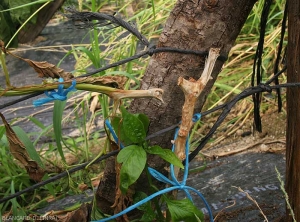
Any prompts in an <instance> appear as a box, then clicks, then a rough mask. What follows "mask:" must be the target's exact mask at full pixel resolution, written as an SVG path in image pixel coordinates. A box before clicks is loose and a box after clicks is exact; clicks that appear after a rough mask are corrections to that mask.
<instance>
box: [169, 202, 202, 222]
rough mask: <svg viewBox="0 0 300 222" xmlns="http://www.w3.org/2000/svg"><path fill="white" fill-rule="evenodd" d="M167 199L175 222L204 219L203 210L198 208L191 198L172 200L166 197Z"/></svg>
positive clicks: (190, 221) (192, 221) (191, 221)
mask: <svg viewBox="0 0 300 222" xmlns="http://www.w3.org/2000/svg"><path fill="white" fill-rule="evenodd" d="M165 200H166V203H167V205H168V209H169V211H170V214H171V217H172V221H173V222H176V221H185V222H194V221H197V220H198V219H200V220H201V221H203V220H204V216H203V213H202V211H200V210H198V209H197V207H195V205H194V204H193V203H192V202H191V201H190V200H189V199H183V200H170V199H166V198H165Z"/></svg>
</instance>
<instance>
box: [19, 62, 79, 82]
mask: <svg viewBox="0 0 300 222" xmlns="http://www.w3.org/2000/svg"><path fill="white" fill-rule="evenodd" d="M23 60H24V61H25V62H27V63H28V64H29V65H30V66H31V67H32V68H34V70H35V71H36V72H37V73H38V76H39V77H41V78H43V77H46V78H48V77H50V78H53V79H54V78H60V77H61V78H63V79H64V80H69V79H72V78H74V76H73V75H72V73H70V72H65V71H64V70H63V69H60V68H58V67H56V66H55V65H53V64H51V63H48V62H46V61H42V62H37V61H33V60H30V59H23Z"/></svg>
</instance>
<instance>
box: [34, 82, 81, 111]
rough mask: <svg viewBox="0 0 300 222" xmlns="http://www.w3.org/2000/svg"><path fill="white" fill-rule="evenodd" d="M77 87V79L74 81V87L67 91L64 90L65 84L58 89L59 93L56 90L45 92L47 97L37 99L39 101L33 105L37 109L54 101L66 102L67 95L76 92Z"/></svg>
mask: <svg viewBox="0 0 300 222" xmlns="http://www.w3.org/2000/svg"><path fill="white" fill-rule="evenodd" d="M58 82H60V83H62V82H64V79H63V78H59V79H58ZM75 87H76V80H75V79H74V80H73V81H72V85H71V86H70V87H69V88H67V89H64V85H63V84H59V85H58V88H57V91H56V90H51V91H45V92H44V93H45V95H46V96H47V97H45V98H40V99H37V100H35V101H33V105H34V106H35V107H37V106H41V105H43V104H45V103H48V102H51V101H54V100H60V101H64V100H66V99H67V95H68V93H69V92H70V91H75V90H76V88H75Z"/></svg>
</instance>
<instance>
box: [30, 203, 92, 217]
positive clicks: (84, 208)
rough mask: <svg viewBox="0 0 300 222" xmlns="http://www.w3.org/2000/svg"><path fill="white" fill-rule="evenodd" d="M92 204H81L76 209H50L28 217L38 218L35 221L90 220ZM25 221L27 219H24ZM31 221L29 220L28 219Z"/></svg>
mask: <svg viewBox="0 0 300 222" xmlns="http://www.w3.org/2000/svg"><path fill="white" fill-rule="evenodd" d="M91 207H92V205H91V204H89V203H84V204H82V205H81V206H80V207H79V208H78V209H77V210H74V211H71V212H67V211H65V210H60V211H51V212H48V213H46V214H45V215H43V216H37V215H33V214H31V215H29V218H38V219H37V220H33V221H35V222H37V221H43V222H78V221H84V222H85V221H90V220H91V218H90V212H91ZM24 221H26V222H27V220H24ZM30 221H31V220H30Z"/></svg>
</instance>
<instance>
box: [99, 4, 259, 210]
mask: <svg viewBox="0 0 300 222" xmlns="http://www.w3.org/2000/svg"><path fill="white" fill-rule="evenodd" d="M255 2H256V0H230V1H229V0H228V1H218V0H202V1H190V0H179V1H178V2H177V3H176V5H175V7H174V9H173V10H172V12H171V13H170V16H169V18H168V20H167V22H166V24H165V26H164V29H163V32H162V34H161V36H160V38H159V42H158V44H157V47H174V48H179V49H192V50H199V51H207V52H208V51H209V49H210V48H211V47H214V48H221V52H220V53H221V55H224V56H226V55H228V53H229V51H230V49H231V47H232V46H233V44H234V42H235V40H236V38H237V36H238V34H239V33H240V30H241V28H242V26H243V25H244V23H245V21H246V19H247V17H248V15H249V13H250V11H251V9H252V7H253V5H254V3H255ZM204 62H205V58H204V57H202V56H197V55H191V54H179V53H170V52H162V53H158V54H155V55H153V56H152V58H151V59H150V62H149V65H148V67H147V69H146V72H145V75H144V78H143V81H142V84H141V88H142V89H148V88H154V87H157V88H162V89H163V90H164V95H163V100H164V103H161V102H159V101H157V100H155V99H151V100H149V99H135V100H134V101H133V102H132V104H131V107H130V110H131V111H132V112H135V113H144V114H146V115H148V117H149V118H150V121H151V122H150V127H149V134H151V133H154V132H157V131H159V130H161V129H164V128H166V127H168V126H170V125H173V124H176V123H178V122H179V121H180V116H181V110H182V105H183V102H184V94H183V92H182V91H181V90H180V88H179V87H178V86H177V80H178V77H179V76H183V77H193V78H194V79H198V78H199V77H200V76H201V73H202V71H203V68H204ZM223 63H224V62H222V61H217V62H216V65H215V68H214V71H213V74H212V77H213V79H212V80H211V81H209V82H208V84H207V86H206V88H205V89H204V90H203V92H202V94H201V95H200V97H199V102H198V104H197V106H196V112H199V111H200V110H201V108H202V106H203V104H204V102H205V99H206V97H207V95H208V93H209V92H210V89H211V87H212V85H213V83H214V82H215V80H216V78H217V75H218V73H219V72H220V70H221V68H222V65H223ZM173 134H174V132H170V133H169V134H164V135H162V136H159V137H156V138H154V139H152V141H151V143H152V144H157V145H160V146H161V147H163V148H170V147H171V146H172V144H171V140H172V139H173ZM148 164H149V165H150V166H151V167H153V168H156V169H158V170H159V171H160V172H162V171H163V167H164V166H165V165H164V163H163V162H162V161H161V160H159V159H158V158H156V157H152V158H150V159H149V161H148ZM108 180H115V179H114V178H110V176H109V174H107V175H106V177H105V178H104V181H106V182H107V181H108ZM108 184H111V183H108ZM99 187H100V186H99ZM147 188H148V186H147V180H146V179H143V180H139V181H138V183H137V190H143V191H145V190H146V191H147ZM101 189H104V188H103V186H102V188H101ZM101 193H102V191H101V190H99V189H98V193H97V195H101ZM98 203H99V201H98ZM111 204H112V203H111ZM100 205H101V204H100ZM100 205H99V204H98V206H99V207H101V206H100ZM101 208H102V207H101Z"/></svg>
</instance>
